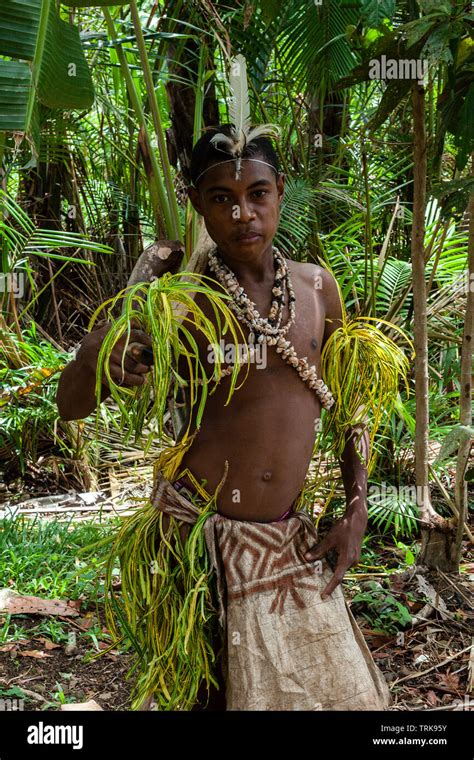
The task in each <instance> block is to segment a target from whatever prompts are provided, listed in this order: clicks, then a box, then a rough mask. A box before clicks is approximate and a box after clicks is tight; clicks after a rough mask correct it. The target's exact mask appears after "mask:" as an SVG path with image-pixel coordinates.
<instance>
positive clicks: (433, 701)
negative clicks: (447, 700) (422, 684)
mask: <svg viewBox="0 0 474 760" xmlns="http://www.w3.org/2000/svg"><path fill="white" fill-rule="evenodd" d="M426 698H427V700H428V702H429V703H430V705H437V704H438V697H437V696H436V693H435V692H434V691H429V692H428V694H427V695H426Z"/></svg>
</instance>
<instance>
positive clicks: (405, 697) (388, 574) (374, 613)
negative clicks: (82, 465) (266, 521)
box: [0, 494, 474, 711]
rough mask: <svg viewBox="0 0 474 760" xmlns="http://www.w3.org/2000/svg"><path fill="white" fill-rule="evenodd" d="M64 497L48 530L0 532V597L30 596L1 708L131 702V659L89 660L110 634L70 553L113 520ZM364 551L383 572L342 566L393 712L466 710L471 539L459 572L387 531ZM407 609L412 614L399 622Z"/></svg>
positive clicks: (6, 660) (19, 620)
mask: <svg viewBox="0 0 474 760" xmlns="http://www.w3.org/2000/svg"><path fill="white" fill-rule="evenodd" d="M55 498H56V501H54V499H55ZM71 498H72V499H73V497H71V496H69V497H68V496H65V494H62V495H58V496H56V497H54V496H53V497H51V499H52V501H51V502H50V507H49V509H50V514H49V515H43V518H44V517H46V519H43V520H42V523H43V524H44V523H48V525H49V528H50V530H49V531H48V528H47V527H46V528H43V529H42V533H41V536H40V538H39V539H38V538H37V537H36V534H35V537H34V538H33V533H31V532H30V533H29V532H28V530H26V533H25V530H23V533H22V535H18V531H15V532H12V533H11V535H10V538H9V539H8V540H4V539H5V535H4V537H3V540H2V531H1V530H0V568H1V565H2V559H6V560H7V562H6V563H5V562H4V563H3V571H2V570H1V569H0V594H1V589H2V588H3V589H4V590H5V589H6V590H8V589H13V590H15V591H16V592H19V593H20V595H23V596H24V597H25V598H24V600H23V607H20V608H19V610H18V609H17V611H16V612H14V613H13V614H12V613H10V614H5V613H4V614H2V613H0V709H1V706H2V700H8V699H11V700H20V702H16V703H15V704H21V708H20V709H25V710H39V711H41V710H60V709H61V708H62V706H63V705H67V704H71V703H82V702H87V701H89V700H94V701H95V702H96V703H97V705H98V706H99V708H98V709H100V708H101V709H103V710H107V711H117V710H129V709H130V694H131V691H132V688H133V676H132V678H131V679H129V680H127V678H126V676H127V672H128V670H129V669H130V667H131V665H132V662H133V655H132V654H130V652H125V651H122V650H120V649H119V648H118V649H113V650H111V651H108V652H106V653H103V654H101V656H100V657H98V658H97V659H91V657H93V656H94V655H97V654H98V653H99V652H102V651H103V650H106V649H108V648H109V647H110V645H111V637H110V632H109V631H108V630H107V627H106V625H105V622H104V613H103V609H104V608H103V599H102V598H101V594H100V593H99V594H97V592H96V589H95V588H94V587H93V584H92V581H96V580H97V576H98V575H99V573H98V571H97V570H95V571H94V568H93V567H92V568H89V569H88V568H87V567H85V563H82V562H78V558H77V557H78V552H77V549H78V547H79V546H81V545H82V546H83V545H86V544H88V543H90V542H91V541H92V540H97V539H98V538H100V537H101V535H105V534H103V533H101V534H100V535H94V534H95V532H96V531H98V530H99V528H100V529H101V530H105V531H107V529H110V525H112V520H113V519H117V518H116V517H115V515H114V512H113V511H112V512H108V513H107V512H104V513H101V521H100V526H99V525H98V524H97V523H98V520H97V514H96V512H97V509H98V507H96V508H95V509H96V512H94V505H92V506H91V505H89V506H88V507H86V506H85V505H84V503H83V502H82V509H81V506H80V505H79V506H77V505H76V507H75V510H76V511H71V512H69V513H68V514H69V521H68V522H67V523H61V519H62V518H64V517H65V512H66V511H67V509H68V508H70V509H71V510H72V509H73V507H72V506H71V505H72V503H73V502H71ZM68 499H69V501H68ZM41 501H42V500H41V499H40V505H41ZM73 501H74V499H73ZM105 504H107V501H106V502H105ZM61 505H62V506H61ZM22 506H23V507H25V506H26V511H29V509H31V511H30V515H32V514H33V513H34V512H35V511H36V509H35V502H34V501H31V502H29V503H23V504H22ZM37 506H38V504H37V503H36V508H37ZM101 506H103V504H102V505H101ZM1 509H2V507H1V505H0V517H1V516H3V517H5V512H3V513H2V511H1ZM45 511H47V510H45ZM121 514H122V515H124V514H126V510H124V511H122V512H121ZM104 515H105V517H104ZM91 517H92V521H91ZM94 518H95V519H94ZM10 522H11V524H12V526H13V525H14V522H15V521H14V520H11V521H10ZM28 522H29V521H28ZM3 532H4V531H3ZM378 538H379V539H380V536H379V537H378ZM414 544H416V541H415V542H413V544H412V548H413V547H414ZM366 551H370V552H371V553H370V555H368V556H367V557H366V561H367V566H370V565H371V564H372V565H373V557H374V552H375V553H376V556H377V562H376V564H377V566H378V568H380V569H381V571H380V572H372V573H371V572H364V567H363V559H364V557H363V556H362V558H361V563H362V564H361V566H358V567H357V568H353V569H352V570H351V571H349V572H348V573H347V574H346V577H345V580H344V583H343V589H344V594H345V597H346V599H347V601H348V603H349V605H350V607H351V610H352V612H353V614H354V616H355V618H356V620H357V622H358V624H359V626H360V628H361V630H362V633H363V635H364V637H365V640H366V642H367V644H368V646H369V649H370V650H371V653H372V656H373V658H374V660H375V662H376V664H377V665H378V667H379V668H380V669H381V671H382V673H383V674H384V677H385V679H386V681H387V683H388V684H389V688H390V692H391V695H392V700H393V703H392V706H391V707H390V708H389V710H394V711H411V710H430V711H434V710H436V711H437V710H439V711H443V710H473V709H474V692H473V691H472V688H473V679H474V655H473V648H472V631H473V625H472V623H473V607H472V579H473V577H474V575H473V574H474V562H473V557H472V547H471V548H469V545H468V542H467V541H466V542H465V544H464V551H463V561H462V564H461V573H460V574H454V573H450V574H446V573H442V572H440V571H426V569H425V568H422V567H420V566H417V565H415V564H407V563H406V562H403V561H401V559H400V552H399V550H397V548H396V547H395V548H394V546H393V545H392V546H390V541H389V540H388V539H387V538H384V540H383V541H380V540H377V541H375V538H374V541H373V542H372V545H371V542H370V541H369V543H368V544H367V546H366ZM8 558H10V561H9V559H8ZM83 565H84V566H83ZM382 569H383V571H382ZM84 570H87V571H88V572H86V573H85V574H84V572H83V571H84ZM119 587H120V582H119V580H118V581H117V589H119ZM58 599H60V600H62V602H65V603H66V604H67V607H66V608H65V610H66V611H65V613H64V614H62V615H61V614H58V611H57V610H55V609H53V608H51V609H48V608H47V607H46V608H44V609H42V608H41V601H45V600H46V602H45V603H46V604H47V603H48V602H49V603H51V602H52V600H58ZM35 600H39V602H40V608H39V610H38V609H36V611H35V603H36V602H35ZM407 613H408V614H409V616H410V617H409V618H408V620H409V621H410V622H409V623H408V622H407V621H406V620H405V623H403V615H407ZM410 618H411V620H410ZM348 665H349V666H350V664H349V663H348ZM7 709H8V708H7Z"/></svg>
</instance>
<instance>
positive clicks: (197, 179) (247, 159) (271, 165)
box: [191, 158, 278, 187]
mask: <svg viewBox="0 0 474 760" xmlns="http://www.w3.org/2000/svg"><path fill="white" fill-rule="evenodd" d="M237 160H238V159H235V158H229V159H227V161H218V162H217V163H216V164H211V166H208V167H207V169H204V171H202V172H201V173H200V174H198V176H197V177H196V182H192V183H191V187H196V185H197V183H198V182H199V179H200V178H201V177H202V175H203V174H205V173H206V172H208V171H209V169H214V167H215V166H220V164H228V163H230V162H231V161H235V162H237ZM240 161H258V163H259V164H266V165H267V166H269V167H270V168H271V169H273V171H274V172H275V174H278V172H277V170H276V169H275V167H274V166H273V164H269V163H268V161H262V160H261V159H260V158H241V159H240ZM237 173H238V174H239V176H237ZM235 179H240V171H239V172H238V170H237V165H236V167H235Z"/></svg>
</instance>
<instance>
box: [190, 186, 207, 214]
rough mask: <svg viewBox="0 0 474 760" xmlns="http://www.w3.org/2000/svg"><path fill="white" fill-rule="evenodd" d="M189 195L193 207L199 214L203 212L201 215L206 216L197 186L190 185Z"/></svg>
mask: <svg viewBox="0 0 474 760" xmlns="http://www.w3.org/2000/svg"><path fill="white" fill-rule="evenodd" d="M188 197H189V200H190V201H191V204H192V206H193V208H194V209H195V210H196V211H197V212H198V214H201V216H204V215H203V213H202V206H201V198H200V195H199V192H198V191H197V190H196V188H195V187H191V185H190V186H189V187H188Z"/></svg>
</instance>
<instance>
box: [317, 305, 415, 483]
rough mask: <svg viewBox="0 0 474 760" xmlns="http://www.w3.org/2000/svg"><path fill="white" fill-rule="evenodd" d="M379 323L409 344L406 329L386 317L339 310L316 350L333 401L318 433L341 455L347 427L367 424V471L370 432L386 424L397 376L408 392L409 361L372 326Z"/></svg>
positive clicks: (371, 459) (372, 450) (370, 463)
mask: <svg viewBox="0 0 474 760" xmlns="http://www.w3.org/2000/svg"><path fill="white" fill-rule="evenodd" d="M382 324H385V325H387V326H388V327H389V328H390V329H391V330H395V331H396V332H398V333H399V334H400V335H401V336H402V337H403V339H404V340H405V341H406V342H407V344H408V345H409V346H410V347H411V350H413V344H412V343H411V341H410V339H409V338H408V337H407V336H406V334H405V333H404V332H403V331H402V330H401V329H400V328H398V327H396V326H395V325H393V324H391V323H390V322H385V321H384V320H381V319H377V318H375V317H352V318H349V317H347V315H346V314H345V313H343V317H342V325H341V327H339V328H338V329H337V330H335V331H334V332H333V333H332V335H331V336H330V337H329V338H328V340H327V341H326V343H325V345H324V348H323V350H322V352H321V371H322V376H323V378H324V380H325V382H327V384H328V385H329V387H330V389H331V391H332V394H333V396H334V398H335V402H336V403H335V404H334V406H333V408H332V409H331V410H330V411H329V412H328V413H327V414H326V415H325V423H324V428H323V437H324V438H326V436H327V437H328V438H329V439H330V446H329V447H330V449H331V451H332V452H333V453H334V455H335V456H336V457H337V458H338V459H341V458H342V454H343V450H344V446H345V444H346V440H347V439H346V433H347V430H348V428H350V427H355V426H357V427H360V435H362V433H363V430H364V428H366V429H367V430H368V433H369V438H370V443H369V449H370V451H369V457H368V471H369V472H370V471H371V470H372V468H373V464H374V459H375V448H374V445H373V444H374V439H375V436H376V434H377V432H378V431H379V430H380V429H381V428H382V426H383V425H384V424H385V425H386V424H388V422H389V419H390V414H391V412H392V410H393V408H394V406H395V403H396V401H397V398H398V395H399V390H400V384H401V383H402V382H403V383H404V384H405V387H406V390H407V394H409V387H408V371H409V368H410V364H409V361H408V359H407V357H406V355H405V354H404V352H403V351H402V349H401V348H400V347H399V346H398V345H397V344H396V343H395V342H394V341H393V340H392V339H391V338H389V337H388V336H387V335H385V333H383V332H382V330H381V329H380V328H379V327H377V325H382Z"/></svg>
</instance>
